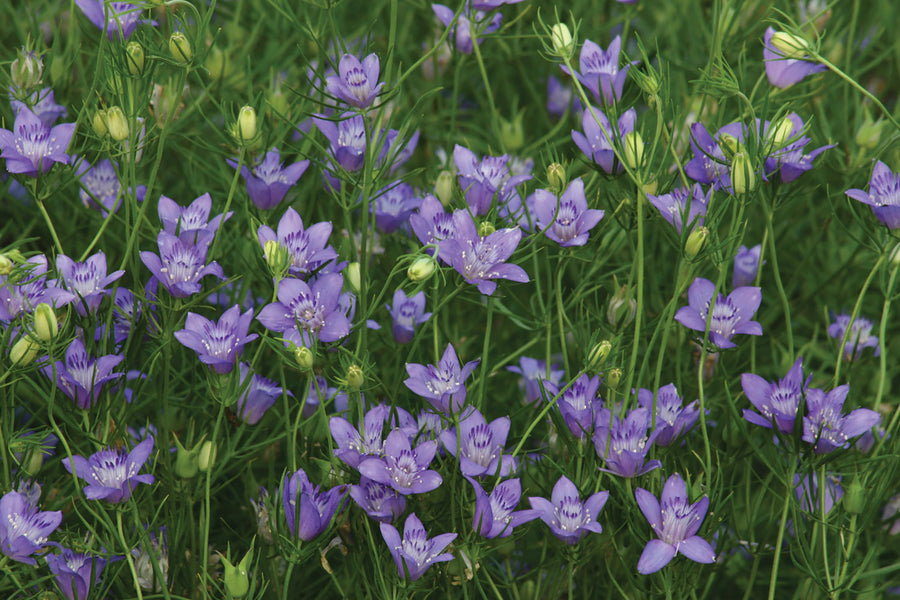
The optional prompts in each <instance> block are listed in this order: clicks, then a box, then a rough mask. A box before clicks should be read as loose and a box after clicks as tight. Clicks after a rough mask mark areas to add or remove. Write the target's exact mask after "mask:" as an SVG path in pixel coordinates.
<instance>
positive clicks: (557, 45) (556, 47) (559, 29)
mask: <svg viewBox="0 0 900 600" xmlns="http://www.w3.org/2000/svg"><path fill="white" fill-rule="evenodd" d="M550 44H551V46H552V47H553V53H554V54H556V56H558V57H559V58H562V59H566V58H572V56H573V55H574V54H575V40H574V39H573V38H572V32H571V31H569V27H568V25H566V24H565V23H557V24H556V25H553V26H552V27H551V28H550Z"/></svg>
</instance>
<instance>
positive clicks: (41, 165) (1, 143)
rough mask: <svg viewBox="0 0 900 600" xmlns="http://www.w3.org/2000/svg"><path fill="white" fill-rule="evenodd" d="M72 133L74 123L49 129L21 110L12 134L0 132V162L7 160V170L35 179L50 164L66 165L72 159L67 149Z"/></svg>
mask: <svg viewBox="0 0 900 600" xmlns="http://www.w3.org/2000/svg"><path fill="white" fill-rule="evenodd" d="M74 133H75V123H62V124H60V125H57V126H56V127H53V128H51V127H48V126H47V125H44V123H43V122H42V121H41V120H40V119H39V118H38V116H37V115H35V114H34V113H33V112H31V109H29V108H27V107H23V108H22V110H20V111H19V114H17V115H16V120H15V122H14V123H13V128H12V131H10V130H9V129H0V150H2V153H0V158H5V159H6V170H7V171H9V172H10V173H21V174H23V175H29V176H31V177H37V176H38V172H41V173H46V172H47V171H49V170H50V167H52V166H53V163H57V162H58V163H62V164H64V165H67V164H69V161H70V160H71V157H70V156H69V155H68V154H66V148H68V147H69V142H71V141H72V135H73V134H74Z"/></svg>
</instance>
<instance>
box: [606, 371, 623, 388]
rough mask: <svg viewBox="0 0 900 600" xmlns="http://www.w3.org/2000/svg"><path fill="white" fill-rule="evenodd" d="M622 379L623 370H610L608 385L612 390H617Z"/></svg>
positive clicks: (607, 379)
mask: <svg viewBox="0 0 900 600" xmlns="http://www.w3.org/2000/svg"><path fill="white" fill-rule="evenodd" d="M621 379H622V369H619V368H616V369H610V371H609V373H607V374H606V385H607V387H609V388H610V389H613V390H614V389H616V388H617V387H619V380H621Z"/></svg>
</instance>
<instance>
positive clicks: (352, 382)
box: [347, 365, 366, 390]
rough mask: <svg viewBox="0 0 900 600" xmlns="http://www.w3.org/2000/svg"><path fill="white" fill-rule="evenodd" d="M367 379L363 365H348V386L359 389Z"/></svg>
mask: <svg viewBox="0 0 900 600" xmlns="http://www.w3.org/2000/svg"><path fill="white" fill-rule="evenodd" d="M365 381H366V375H365V373H363V370H362V367H360V366H359V365H350V366H349V367H347V387H349V388H350V389H351V390H358V389H359V388H361V387H362V385H363V383H365Z"/></svg>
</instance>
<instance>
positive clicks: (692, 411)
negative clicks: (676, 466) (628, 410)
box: [638, 383, 700, 446]
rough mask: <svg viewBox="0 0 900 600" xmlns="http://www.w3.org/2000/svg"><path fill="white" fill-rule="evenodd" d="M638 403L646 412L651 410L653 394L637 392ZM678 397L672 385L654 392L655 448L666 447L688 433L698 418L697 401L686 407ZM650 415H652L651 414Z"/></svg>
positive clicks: (644, 390)
mask: <svg viewBox="0 0 900 600" xmlns="http://www.w3.org/2000/svg"><path fill="white" fill-rule="evenodd" d="M638 403H639V404H640V405H641V406H643V407H644V408H646V409H647V410H650V411H652V410H653V392H651V391H650V390H647V389H643V388H642V389H640V390H638ZM683 403H684V401H683V400H682V398H681V396H679V395H678V389H677V388H676V387H675V384H674V383H670V384H669V385H664V386H662V387H661V388H659V390H658V391H657V392H656V439H655V440H654V442H655V443H656V445H657V446H668V445H669V444H671V443H672V442H674V441H675V440H677V439H678V438H680V437H681V436H683V435H684V434H686V433H687V432H688V431H690V430H691V428H692V427H693V426H694V424H695V423H696V422H697V419H698V418H699V417H700V409H699V408H698V407H697V403H698V401H697V400H694V401H693V402H691V403H690V404H688V405H687V406H683ZM651 414H652V413H651Z"/></svg>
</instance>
